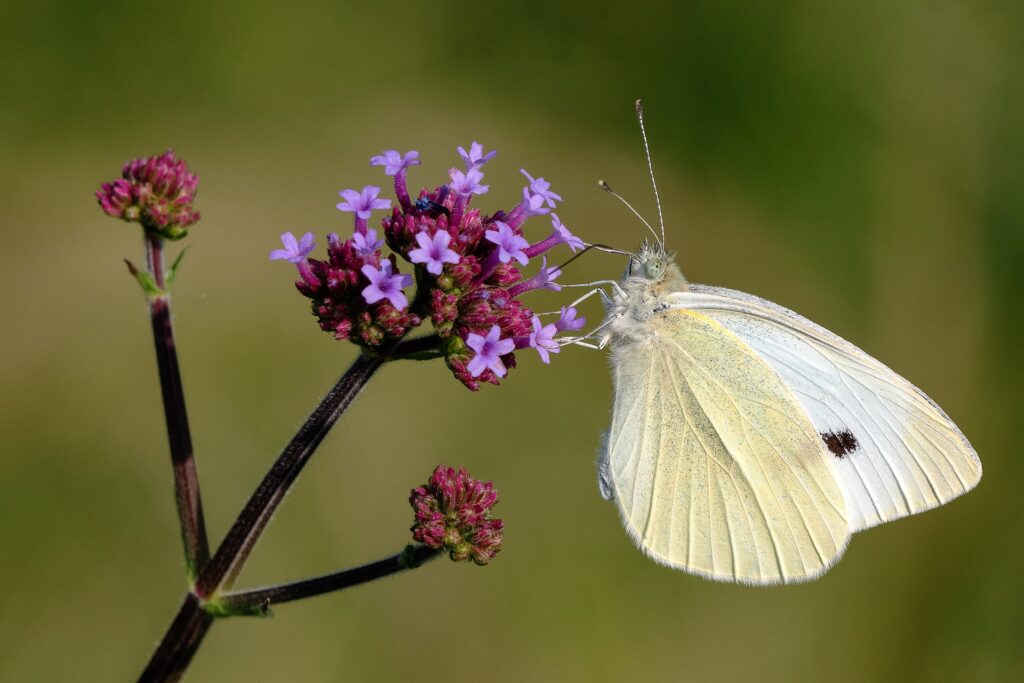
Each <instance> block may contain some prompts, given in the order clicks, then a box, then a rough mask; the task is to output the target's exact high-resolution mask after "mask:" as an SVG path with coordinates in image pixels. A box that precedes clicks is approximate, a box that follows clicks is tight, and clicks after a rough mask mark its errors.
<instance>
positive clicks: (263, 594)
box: [211, 545, 441, 615]
mask: <svg viewBox="0 0 1024 683" xmlns="http://www.w3.org/2000/svg"><path fill="white" fill-rule="evenodd" d="M440 553H441V551H440V550H437V549H434V548H431V547H429V546H425V545H409V546H406V547H405V549H404V550H402V552H400V553H396V554H394V555H392V556H391V557H387V558H384V559H383V560H378V561H376V562H370V563H369V564H364V565H362V566H359V567H353V568H351V569H345V570H343V571H340V572H334V573H332V574H325V575H324V576H317V577H314V578H312V579H305V580H304V581H296V582H294V583H285V584H281V585H278V586H270V587H267V588H256V589H253V590H247V591H238V592H234V593H226V594H224V595H221V596H220V597H219V598H218V599H217V601H216V602H217V604H216V606H213V605H211V607H213V608H215V609H221V610H223V612H224V613H225V614H229V615H237V614H265V613H266V612H267V610H269V609H270V606H271V605H277V604H280V603H282V602H291V601H293V600H302V599H304V598H312V597H315V596H317V595H324V594H325V593H333V592H334V591H339V590H342V589H345V588H351V587H352V586H358V585H359V584H361V583H366V582H367V581H373V580H374V579H379V578H382V577H385V576H388V575H390V574H395V573H397V572H400V571H403V570H406V569H416V568H417V567H419V566H420V565H422V564H423V563H425V562H428V561H430V560H432V559H434V558H435V557H438V556H439V555H440Z"/></svg>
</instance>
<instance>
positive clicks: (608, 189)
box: [597, 180, 664, 245]
mask: <svg viewBox="0 0 1024 683" xmlns="http://www.w3.org/2000/svg"><path fill="white" fill-rule="evenodd" d="M597 186H598V187H600V188H601V189H602V190H604V191H605V192H607V193H608V194H610V195H611V196H613V197H615V198H616V199H618V200H619V201H620V202H622V203H623V204H625V205H626V208H627V209H629V210H630V211H632V212H633V215H634V216H636V217H637V218H639V219H640V222H641V223H643V224H644V225H646V226H647V229H648V230H650V231H651V234H652V235H654V239H656V240H657V239H658V233H656V232H655V231H654V228H652V227H651V224H650V223H648V222H647V221H646V220H645V219H644V217H643V216H641V215H640V214H639V213H638V212H637V210H636V209H634V208H633V205H632V204H630V203H629V202H627V201H626V199H625V198H624V197H623V196H622V195H621V194H619V193H618V192H616V191H615V190H613V189H612V188H611V186H610V185H608V183H606V182H605V181H603V180H598V181H597ZM660 244H662V245H664V242H660Z"/></svg>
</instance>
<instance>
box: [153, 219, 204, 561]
mask: <svg viewBox="0 0 1024 683" xmlns="http://www.w3.org/2000/svg"><path fill="white" fill-rule="evenodd" d="M146 262H147V264H148V265H149V272H150V274H151V275H152V276H153V280H154V281H155V282H156V286H157V287H158V288H159V289H160V290H161V291H162V292H163V293H161V294H158V295H155V296H151V297H150V299H149V317H150V321H151V323H152V325H153V342H154V344H155V346H156V364H157V368H158V369H159V371H160V388H161V391H162V393H163V400H164V418H165V420H166V422H167V439H168V442H169V443H170V448H171V466H172V467H173V469H174V497H175V501H176V502H177V505H178V519H179V520H180V521H181V538H182V541H183V542H184V544H185V564H186V566H187V568H188V574H189V579H190V580H191V579H193V578H195V577H196V576H198V575H199V573H200V572H202V570H203V567H204V566H205V565H206V563H207V562H208V561H209V559H210V547H209V544H208V541H207V539H206V523H205V522H204V520H203V502H202V498H201V497H200V495H199V475H198V473H197V472H196V461H195V456H194V454H193V452H192V435H191V433H190V431H189V427H188V413H187V412H186V410H185V391H184V388H183V387H182V383H181V370H180V368H179V367H178V352H177V350H176V346H175V343H174V327H173V325H172V323H171V296H170V294H169V293H168V292H166V291H164V290H165V288H166V286H167V285H166V277H165V274H164V253H163V238H162V237H160V235H158V234H157V233H155V232H153V231H147V233H146Z"/></svg>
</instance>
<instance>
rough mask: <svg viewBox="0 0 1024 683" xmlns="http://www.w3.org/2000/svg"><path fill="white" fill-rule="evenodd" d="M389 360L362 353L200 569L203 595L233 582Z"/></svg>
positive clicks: (199, 585) (198, 589)
mask: <svg viewBox="0 0 1024 683" xmlns="http://www.w3.org/2000/svg"><path fill="white" fill-rule="evenodd" d="M384 361H385V359H384V358H383V357H380V356H369V355H366V354H360V355H359V357H358V358H356V360H355V362H353V363H352V365H351V367H349V369H348V370H347V371H346V372H345V374H344V375H342V376H341V379H339V380H338V382H337V383H336V384H335V385H334V387H333V388H332V389H331V390H330V391H329V392H328V393H327V395H326V396H324V398H323V400H322V401H320V405H318V406H317V407H316V409H315V410H314V411H313V412H312V413H311V414H310V416H309V417H308V418H306V422H305V423H304V424H303V425H302V427H301V428H300V429H299V431H298V433H296V434H295V436H294V437H292V440H291V442H290V443H289V444H288V445H287V446H286V447H285V449H284V451H282V453H281V455H280V456H278V458H277V460H276V461H275V462H274V464H273V466H272V467H271V468H270V471H269V472H267V474H266V476H265V477H264V478H263V481H262V482H260V485H259V486H258V487H257V488H256V491H254V492H253V494H252V497H250V498H249V502H248V503H246V505H245V508H243V510H242V512H241V514H239V515H238V518H237V519H236V520H235V523H234V524H233V525H231V529H230V530H228V533H227V535H226V536H225V537H224V540H223V541H222V542H221V544H220V547H219V548H217V552H216V554H214V556H213V559H212V560H210V563H209V564H208V565H207V566H206V569H205V570H204V571H203V572H202V573H201V574H200V575H199V581H198V582H196V589H195V590H196V594H197V595H199V597H201V598H203V599H206V598H209V597H210V596H211V595H212V594H213V593H214V591H216V590H217V589H220V588H224V587H226V586H228V585H230V583H231V582H232V581H233V580H234V579H235V578H236V577H237V575H238V572H239V571H241V568H242V565H243V564H244V563H245V560H246V559H247V558H248V557H249V553H250V552H252V549H253V547H254V546H255V545H256V541H257V540H258V539H259V536H260V534H261V533H262V532H263V528H264V527H265V526H266V525H267V522H269V521H270V517H271V515H273V514H274V511H275V510H277V506H278V505H280V504H281V501H282V500H283V499H284V496H285V494H286V493H287V492H288V489H290V488H291V485H292V484H293V483H294V482H295V479H296V478H297V477H298V476H299V473H300V472H301V471H302V468H303V467H304V466H305V465H306V463H307V462H309V458H310V456H312V455H313V452H314V451H315V450H316V448H317V446H319V445H320V442H321V441H323V439H324V437H325V436H327V432H328V431H330V429H331V427H333V426H334V423H335V422H337V421H338V418H339V417H341V414H342V413H344V412H345V409H346V408H348V407H349V406H350V405H351V404H352V401H354V400H355V398H356V396H357V395H358V394H359V392H360V390H362V388H363V387H364V386H365V385H366V382H367V381H368V380H369V379H370V377H372V376H373V373H375V372H376V371H377V369H378V368H380V366H381V365H382V364H383V363H384Z"/></svg>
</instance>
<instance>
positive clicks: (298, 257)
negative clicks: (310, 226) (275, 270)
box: [270, 232, 316, 263]
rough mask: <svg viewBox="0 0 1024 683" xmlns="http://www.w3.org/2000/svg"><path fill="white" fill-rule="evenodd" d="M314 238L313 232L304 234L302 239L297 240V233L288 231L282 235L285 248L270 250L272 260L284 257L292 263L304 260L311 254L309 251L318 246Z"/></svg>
mask: <svg viewBox="0 0 1024 683" xmlns="http://www.w3.org/2000/svg"><path fill="white" fill-rule="evenodd" d="M313 239H314V237H313V233H311V232H307V233H306V234H305V235H303V236H302V240H301V241H296V240H295V235H293V234H291V233H290V232H286V233H284V234H282V235H281V243H282V244H283V245H284V249H274V250H273V251H272V252H270V260H271V261H275V260H278V259H283V260H285V261H290V262H291V263H299V262H300V261H304V260H306V257H307V256H309V252H311V251H313V248H314V247H315V246H316V244H314V243H313Z"/></svg>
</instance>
